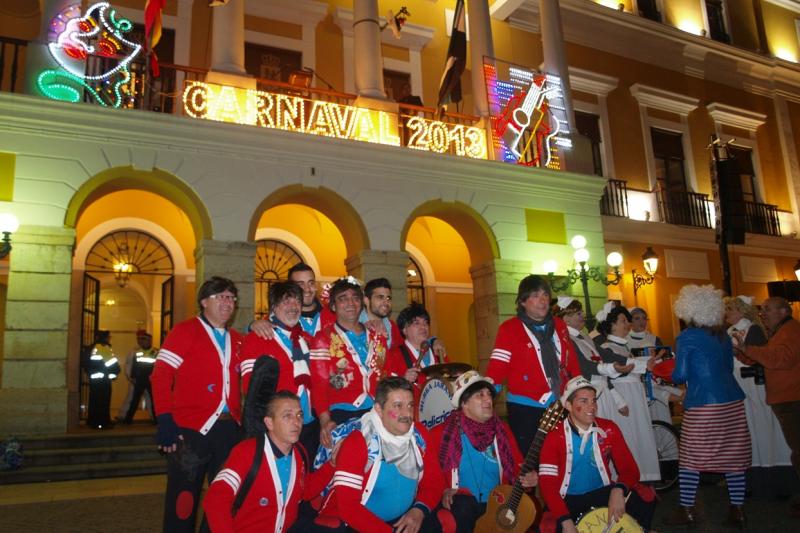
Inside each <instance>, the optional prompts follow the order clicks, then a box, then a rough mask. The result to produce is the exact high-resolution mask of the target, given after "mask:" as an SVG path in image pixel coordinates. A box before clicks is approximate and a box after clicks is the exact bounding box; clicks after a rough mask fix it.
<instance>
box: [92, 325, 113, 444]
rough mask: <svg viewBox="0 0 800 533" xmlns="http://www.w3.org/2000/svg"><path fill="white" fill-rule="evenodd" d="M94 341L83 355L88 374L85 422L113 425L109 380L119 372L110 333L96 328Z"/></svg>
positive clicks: (93, 424)
mask: <svg viewBox="0 0 800 533" xmlns="http://www.w3.org/2000/svg"><path fill="white" fill-rule="evenodd" d="M94 338H95V343H94V345H93V346H92V347H91V348H89V349H88V350H87V353H86V355H85V356H84V368H85V369H86V374H87V375H88V376H89V416H88V420H87V422H86V424H87V425H88V426H89V427H93V428H96V429H109V428H112V427H114V424H113V423H112V422H111V382H112V381H114V380H115V379H117V376H118V375H119V372H120V366H119V362H118V361H117V357H116V356H115V355H114V350H113V349H112V348H111V333H110V332H109V331H108V330H102V329H101V330H98V331H97V333H95V336H94Z"/></svg>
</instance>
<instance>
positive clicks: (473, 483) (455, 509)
mask: <svg viewBox="0 0 800 533" xmlns="http://www.w3.org/2000/svg"><path fill="white" fill-rule="evenodd" d="M495 394H496V391H495V388H494V383H493V382H492V380H490V379H488V378H485V377H483V376H481V375H480V374H478V372H476V371H474V370H470V371H469V372H465V373H464V374H462V375H461V376H459V378H458V380H457V381H456V389H455V393H454V395H453V400H452V401H453V407H455V408H456V410H455V411H453V412H452V413H451V414H450V416H449V417H448V418H447V419H446V420H445V421H444V423H443V424H440V425H438V426H436V427H435V428H434V429H433V430H432V431H431V439H432V441H433V442H434V443H436V444H437V447H438V448H439V464H440V465H441V466H442V472H443V473H444V478H445V486H446V487H447V488H446V489H445V491H444V494H443V495H442V506H443V507H444V508H445V509H449V510H450V512H451V513H452V514H453V517H454V518H455V521H456V527H457V529H456V531H457V532H458V533H462V532H471V531H473V529H474V528H475V522H476V520H478V518H479V517H480V516H481V515H482V514H484V512H485V511H486V505H487V502H488V500H489V495H490V493H491V492H492V489H494V488H495V486H497V485H499V484H500V483H509V484H513V483H514V481H515V480H516V479H517V478H518V477H519V482H520V484H521V486H522V487H524V488H525V489H531V488H533V487H535V486H536V483H537V482H538V476H537V474H536V471H535V470H531V471H529V472H527V473H525V474H523V475H521V476H520V475H519V473H520V463H522V455H521V454H520V452H519V448H517V444H516V442H515V440H514V437H513V435H512V434H511V430H510V429H509V428H508V426H507V425H506V424H505V423H504V422H502V421H501V420H500V418H499V417H498V416H497V415H496V414H495V412H494V397H495ZM532 521H533V519H532V518H531V523H532ZM528 526H530V524H528Z"/></svg>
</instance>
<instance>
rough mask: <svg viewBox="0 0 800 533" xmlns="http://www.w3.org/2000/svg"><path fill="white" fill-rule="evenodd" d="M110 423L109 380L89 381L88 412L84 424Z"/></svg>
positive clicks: (94, 425)
mask: <svg viewBox="0 0 800 533" xmlns="http://www.w3.org/2000/svg"><path fill="white" fill-rule="evenodd" d="M109 424H111V380H110V379H107V378H100V379H92V380H90V381H89V413H88V415H87V420H86V425H88V426H90V427H94V428H96V427H100V426H108V425H109Z"/></svg>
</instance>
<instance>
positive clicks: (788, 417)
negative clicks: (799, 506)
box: [767, 383, 800, 477]
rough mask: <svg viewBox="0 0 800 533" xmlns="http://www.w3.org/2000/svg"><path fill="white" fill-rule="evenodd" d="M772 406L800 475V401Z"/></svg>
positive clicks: (795, 469) (793, 464)
mask: <svg viewBox="0 0 800 533" xmlns="http://www.w3.org/2000/svg"><path fill="white" fill-rule="evenodd" d="M767 385H769V383H768V384H767ZM771 407H772V412H773V413H775V418H777V419H778V423H779V424H780V425H781V429H782V430H783V438H785V439H786V444H788V445H789V449H790V450H792V466H793V467H794V471H795V472H797V475H798V476H799V477H800V401H798V402H783V403H776V404H773V405H772V406H771Z"/></svg>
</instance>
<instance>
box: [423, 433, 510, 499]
mask: <svg viewBox="0 0 800 533" xmlns="http://www.w3.org/2000/svg"><path fill="white" fill-rule="evenodd" d="M501 424H502V428H503V433H505V435H506V439H508V443H509V447H510V448H511V455H512V456H513V457H514V479H516V477H517V476H519V471H520V467H521V466H522V461H523V459H524V458H523V457H522V454H521V453H520V451H519V446H517V440H516V439H515V438H514V435H513V434H512V433H511V428H509V427H508V424H506V423H505V422H501ZM446 425H447V424H439V425H438V426H434V427H433V429H431V430H430V435H431V442H432V443H433V444H434V445H435V446H436V448H437V449H440V448H441V446H442V433H444V427H445V426H446ZM459 438H460V435H459ZM494 455H495V457H497V458H498V460H497V466H498V468H499V469H500V483H503V484H506V485H513V484H514V479H507V478H506V477H505V476H503V465H502V463H501V462H500V450H499V449H498V448H497V437H495V438H494ZM439 466H442V467H443V465H442V464H441V462H440V463H439ZM442 474H443V475H444V484H445V488H448V489H458V488H459V476H458V469H457V468H453V469H452V470H451V471H450V472H444V471H443V472H442ZM459 492H464V493H467V494H468V493H469V491H468V490H466V489H460V490H459Z"/></svg>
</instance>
